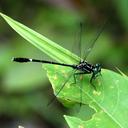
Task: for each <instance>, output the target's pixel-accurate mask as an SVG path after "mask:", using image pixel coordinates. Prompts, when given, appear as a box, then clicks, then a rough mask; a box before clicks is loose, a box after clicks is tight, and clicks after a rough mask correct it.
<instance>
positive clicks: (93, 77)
mask: <svg viewBox="0 0 128 128" xmlns="http://www.w3.org/2000/svg"><path fill="white" fill-rule="evenodd" d="M95 79H96V75H95V74H94V73H93V74H92V77H91V79H90V84H91V85H92V86H93V88H94V89H95V90H97V89H96V86H95V85H94V84H93V80H95Z"/></svg>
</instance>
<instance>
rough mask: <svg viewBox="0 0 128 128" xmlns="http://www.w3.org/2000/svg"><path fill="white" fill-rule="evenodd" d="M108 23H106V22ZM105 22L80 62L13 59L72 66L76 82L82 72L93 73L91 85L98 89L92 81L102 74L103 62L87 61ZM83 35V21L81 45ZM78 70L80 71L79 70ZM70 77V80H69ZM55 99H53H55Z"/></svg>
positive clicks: (80, 33)
mask: <svg viewBox="0 0 128 128" xmlns="http://www.w3.org/2000/svg"><path fill="white" fill-rule="evenodd" d="M105 24H106V23H105ZM105 24H104V25H103V26H102V27H101V28H100V30H99V31H98V33H96V36H95V38H94V39H93V40H92V41H91V42H90V43H89V44H90V46H89V48H88V50H87V51H86V55H85V56H84V58H83V59H80V62H79V63H78V64H66V63H58V62H53V61H47V60H38V59H30V58H22V57H14V58H13V59H12V61H15V62H19V63H26V62H37V63H42V64H52V65H60V66H65V67H70V68H72V69H73V73H71V76H72V75H73V77H74V82H75V83H76V75H81V74H92V76H91V78H90V85H92V86H93V88H94V89H95V90H96V87H95V85H94V84H93V83H92V82H93V80H94V79H96V77H97V76H98V75H99V74H101V64H99V63H96V64H90V63H88V62H87V61H86V58H87V56H88V55H89V53H90V52H91V50H92V48H93V46H94V44H95V42H96V40H97V39H98V38H99V36H100V34H101V33H102V31H103V30H104V28H105ZM81 35H82V23H80V32H79V37H80V38H79V46H81ZM77 71H78V72H77ZM71 76H69V77H68V78H69V79H70V77H71ZM69 79H68V80H69ZM68 80H66V81H65V82H64V84H63V85H62V86H61V88H60V89H59V91H58V92H57V94H56V95H55V96H57V95H58V94H59V93H60V91H61V90H62V89H63V88H64V86H65V84H66V83H67V82H68ZM53 100H54V99H52V101H53Z"/></svg>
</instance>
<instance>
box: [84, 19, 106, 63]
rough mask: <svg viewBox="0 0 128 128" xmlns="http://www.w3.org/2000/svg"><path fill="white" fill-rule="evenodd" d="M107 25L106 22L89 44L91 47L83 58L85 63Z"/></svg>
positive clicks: (86, 50)
mask: <svg viewBox="0 0 128 128" xmlns="http://www.w3.org/2000/svg"><path fill="white" fill-rule="evenodd" d="M106 24H107V21H105V22H104V24H103V25H102V26H101V27H100V29H99V30H98V32H96V34H95V36H94V38H93V39H92V40H91V41H90V42H89V46H88V47H87V48H86V49H85V50H84V51H85V52H84V58H83V60H84V61H85V60H86V59H87V57H88V55H89V54H90V52H91V50H92V48H93V47H94V45H95V42H96V41H97V39H98V38H99V36H100V35H101V33H102V32H103V30H104V29H105V26H106Z"/></svg>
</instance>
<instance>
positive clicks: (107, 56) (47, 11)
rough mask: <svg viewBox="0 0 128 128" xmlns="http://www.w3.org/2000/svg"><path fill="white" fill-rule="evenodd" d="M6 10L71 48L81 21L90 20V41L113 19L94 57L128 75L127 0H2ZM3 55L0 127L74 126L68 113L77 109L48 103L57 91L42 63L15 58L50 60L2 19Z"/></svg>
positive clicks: (0, 3)
mask: <svg viewBox="0 0 128 128" xmlns="http://www.w3.org/2000/svg"><path fill="white" fill-rule="evenodd" d="M0 11H1V12H2V13H5V14H6V15H8V16H10V17H12V18H13V19H15V20H17V21H19V22H21V23H23V24H25V25H26V26H28V27H30V28H32V29H33V30H35V31H37V32H39V33H41V34H42V35H44V36H46V37H48V38H49V39H51V40H53V41H55V42H57V43H58V44H60V45H61V46H63V47H65V48H67V49H69V50H71V51H73V49H74V47H75V42H77V39H78V38H79V37H78V31H79V23H80V21H82V22H83V23H84V30H85V31H84V33H83V35H82V43H83V45H84V44H86V42H89V40H91V39H93V38H94V37H95V33H96V32H97V31H98V30H99V26H102V25H103V23H104V21H105V20H108V23H107V25H106V27H105V30H104V31H103V32H102V34H101V36H100V38H99V39H98V40H97V42H96V45H95V47H94V50H93V51H92V52H91V54H90V56H89V57H88V60H89V61H90V62H93V63H96V62H99V63H101V64H102V65H103V67H104V68H108V69H112V70H115V67H118V68H119V69H120V70H121V71H122V72H123V73H125V74H128V16H127V15H128V1H127V0H104V1H102V0H0ZM75 52H76V53H78V52H79V50H78V51H77V50H75ZM0 55H1V59H0V127H1V128H16V127H18V125H22V126H24V127H25V128H51V127H55V128H58V127H59V128H60V127H62V128H63V127H68V126H67V124H66V122H65V121H64V119H63V115H64V114H67V115H71V114H72V109H66V108H64V107H63V106H62V105H61V104H60V103H58V102H57V101H55V102H54V103H52V104H51V105H50V106H49V107H47V103H48V102H49V101H50V99H51V97H52V96H53V92H52V89H51V86H50V83H49V82H48V78H47V77H46V72H45V71H43V68H42V65H40V64H17V63H13V62H12V61H11V58H12V57H13V56H15V57H19V56H20V57H30V58H38V59H48V60H50V58H48V57H47V55H45V54H43V53H42V52H41V51H39V50H38V49H37V48H35V47H34V46H32V45H31V44H29V43H28V42H27V41H25V40H24V39H23V38H22V37H20V36H19V35H18V34H17V33H16V32H15V31H13V30H12V29H11V28H10V27H9V26H8V25H7V23H5V21H4V20H3V19H2V18H1V19H0ZM115 71H116V70H115Z"/></svg>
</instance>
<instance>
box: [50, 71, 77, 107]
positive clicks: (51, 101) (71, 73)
mask: <svg viewBox="0 0 128 128" xmlns="http://www.w3.org/2000/svg"><path fill="white" fill-rule="evenodd" d="M76 71H77V70H76V69H73V70H72V71H71V72H70V74H69V77H68V78H67V79H66V80H65V82H64V83H63V85H61V87H60V89H59V91H58V92H57V93H56V95H54V97H53V98H52V99H51V100H50V102H49V103H48V106H49V105H50V104H51V103H53V102H54V100H55V99H56V97H57V96H58V95H59V93H60V92H61V91H62V89H63V88H64V86H65V85H66V83H67V82H68V81H69V80H70V78H71V77H72V76H73V75H74V73H75V72H76Z"/></svg>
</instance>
